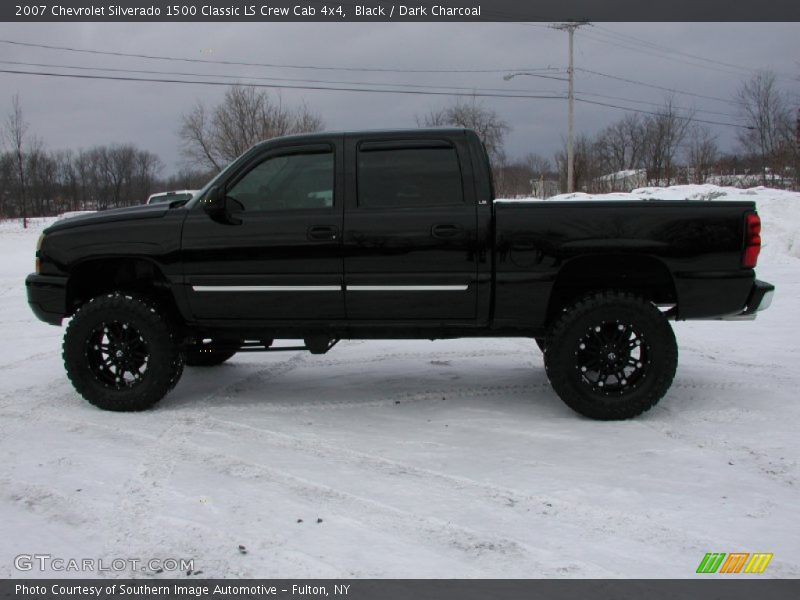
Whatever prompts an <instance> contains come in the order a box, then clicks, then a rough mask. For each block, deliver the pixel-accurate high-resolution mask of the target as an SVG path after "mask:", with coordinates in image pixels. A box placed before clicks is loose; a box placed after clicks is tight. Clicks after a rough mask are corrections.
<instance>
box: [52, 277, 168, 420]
mask: <svg viewBox="0 0 800 600" xmlns="http://www.w3.org/2000/svg"><path fill="white" fill-rule="evenodd" d="M109 325H111V326H112V327H114V328H117V329H118V330H121V329H120V328H124V331H126V332H135V334H133V333H131V334H129V335H132V336H133V338H135V339H134V342H135V343H136V344H138V345H139V347H138V348H137V351H138V352H140V353H142V354H144V355H145V358H144V359H137V360H142V362H141V364H140V366H139V369H141V367H145V369H144V371H143V372H141V373H138V371H136V370H134V372H136V373H138V375H137V378H135V379H134V380H133V381H132V382H129V383H125V381H124V376H126V372H123V373H122V375H123V378H122V379H123V381H122V383H120V380H119V378H116V377H115V375H117V374H118V371H116V372H115V371H112V370H110V369H109V368H108V366H107V361H110V360H112V359H111V358H110V356H109V358H108V359H105V362H104V360H103V359H102V356H103V355H102V354H98V353H99V352H100V351H98V349H97V348H98V339H97V336H100V337H101V338H102V339H103V340H106V341H105V342H102V341H101V342H100V344H99V345H101V346H104V347H105V345H110V344H111V342H110V338H108V337H103V336H104V335H105V334H103V333H102V331H107V328H108V326H109ZM133 352H134V351H133V350H132V351H131V353H130V354H133ZM98 356H100V358H98ZM137 356H138V354H137ZM63 358H64V366H65V367H66V370H67V376H68V377H69V379H70V381H71V382H72V385H73V386H74V387H75V389H76V390H77V391H78V393H79V394H80V395H81V396H83V397H84V398H85V399H86V400H87V401H89V402H90V403H92V404H94V405H95V406H97V407H98V408H102V409H103V410H111V411H119V412H132V411H141V410H146V409H148V408H150V407H152V406H153V405H154V404H156V403H157V402H158V401H159V400H161V398H163V397H164V396H165V395H166V394H167V393H168V392H169V391H170V390H172V388H174V387H175V385H176V384H177V383H178V380H179V379H180V377H181V374H182V372H183V365H184V356H183V351H182V349H181V346H180V344H179V342H178V339H177V336H176V330H175V327H174V326H173V325H172V323H171V321H170V320H169V319H168V317H167V316H166V315H165V313H162V312H161V311H160V310H159V309H158V306H157V305H156V304H155V303H153V302H152V301H151V300H150V299H148V298H145V297H143V296H138V295H132V294H127V293H123V292H113V293H109V294H103V295H102V296H98V297H96V298H93V299H92V300H90V301H89V302H87V303H86V304H84V305H83V306H82V307H80V308H79V309H78V311H77V312H76V313H75V315H74V316H73V317H72V320H71V321H70V323H69V327H67V331H66V333H65V334H64V344H63ZM125 358H126V357H124V356H123V357H122V358H120V360H123V359H125ZM98 363H102V364H98ZM129 377H130V376H129Z"/></svg>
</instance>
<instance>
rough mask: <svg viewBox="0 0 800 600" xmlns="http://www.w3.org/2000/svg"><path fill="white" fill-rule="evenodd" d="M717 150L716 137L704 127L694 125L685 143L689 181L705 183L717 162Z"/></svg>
mask: <svg viewBox="0 0 800 600" xmlns="http://www.w3.org/2000/svg"><path fill="white" fill-rule="evenodd" d="M718 155H719V148H718V147H717V136H715V135H714V134H712V133H711V130H710V129H709V128H708V127H706V126H704V125H695V126H694V127H692V128H691V129H690V130H689V134H688V137H687V142H686V160H687V163H688V167H689V171H690V177H691V181H692V182H693V183H706V181H708V176H709V175H710V174H711V171H712V169H713V167H714V165H715V163H716V162H717V157H718Z"/></svg>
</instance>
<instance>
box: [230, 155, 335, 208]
mask: <svg viewBox="0 0 800 600" xmlns="http://www.w3.org/2000/svg"><path fill="white" fill-rule="evenodd" d="M333 174H334V160H333V152H324V153H317V154H287V155H285V156H273V157H272V158H268V159H266V160H264V161H263V162H260V163H259V164H257V165H256V166H255V167H253V168H252V169H251V170H250V171H248V173H247V174H246V175H245V176H244V177H242V178H241V179H240V180H239V181H237V182H236V183H235V184H234V185H233V187H232V188H231V189H230V190H228V192H227V195H228V196H229V197H231V198H234V199H235V200H238V201H239V202H241V203H242V205H243V206H244V209H245V210H246V211H256V210H291V209H303V208H331V207H332V206H333Z"/></svg>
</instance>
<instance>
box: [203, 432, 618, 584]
mask: <svg viewBox="0 0 800 600" xmlns="http://www.w3.org/2000/svg"><path fill="white" fill-rule="evenodd" d="M190 446H191V450H190V452H191V454H192V455H193V456H202V457H203V464H204V465H207V466H211V467H213V468H215V469H217V470H218V471H220V472H222V473H224V474H226V475H229V476H232V477H236V478H240V479H254V480H265V481H268V482H270V483H272V484H273V485H277V486H279V487H280V489H281V490H282V492H283V493H291V494H294V495H295V496H297V497H300V498H302V499H304V500H305V501H308V502H310V503H315V504H317V505H319V504H320V503H324V504H325V505H326V508H327V510H329V511H332V512H334V513H335V514H336V515H337V516H340V517H342V518H344V519H347V520H357V521H359V522H361V523H363V524H364V525H365V526H367V527H368V528H369V529H370V530H380V531H383V532H385V533H387V534H390V535H392V536H394V537H397V538H402V539H409V538H411V540H412V541H413V542H414V543H418V544H421V545H423V546H425V547H429V546H430V545H431V544H432V543H433V544H435V545H436V547H437V548H438V549H439V551H445V552H455V553H456V554H457V555H458V556H460V557H461V559H467V560H470V561H472V562H474V563H475V567H476V568H478V569H481V570H485V572H499V571H498V569H501V570H503V571H507V570H508V562H509V561H513V562H514V564H516V565H519V566H521V567H524V570H525V572H528V573H530V572H535V573H537V575H540V576H543V577H547V576H556V575H559V574H561V575H563V573H564V572H565V571H568V572H570V573H575V572H579V573H581V574H584V575H586V576H595V577H599V576H602V575H604V576H608V575H609V572H608V571H606V570H605V569H603V568H601V567H599V566H597V565H594V564H589V563H581V564H578V563H570V564H563V562H562V561H559V560H554V559H553V556H554V554H553V552H552V544H550V545H548V547H547V548H539V547H535V546H531V545H530V544H528V543H526V542H522V541H519V540H516V539H512V538H510V537H507V536H502V535H497V534H493V533H489V532H481V531H477V530H475V529H473V528H470V527H466V526H461V525H458V524H455V523H453V522H450V521H444V520H442V519H438V518H435V517H422V516H418V515H415V514H413V513H410V512H408V511H405V510H402V509H400V508H397V507H394V506H391V505H388V504H386V503H384V502H380V501H377V500H374V499H370V498H366V497H364V496H360V495H356V494H353V493H350V492H346V491H343V490H340V489H336V488H333V487H330V486H328V485H325V484H322V483H318V482H313V481H309V480H307V479H304V478H302V477H298V476H295V475H292V474H289V473H287V472H285V471H283V470H280V469H276V468H274V467H270V466H267V465H263V464H261V463H257V462H253V461H250V460H244V459H242V458H240V457H237V456H233V455H230V454H228V453H224V452H219V451H215V450H210V449H208V448H206V447H204V446H200V445H197V444H193V443H191V442H190ZM354 515H358V516H357V517H356V516H354ZM332 518H336V517H332ZM330 519H331V517H329V520H330ZM486 561H498V562H499V563H500V564H498V565H493V566H492V568H488V569H487V565H486ZM554 562H558V563H559V564H557V565H554V564H553V563H554ZM564 562H565V561H564ZM517 572H518V573H522V571H521V570H518V571H517Z"/></svg>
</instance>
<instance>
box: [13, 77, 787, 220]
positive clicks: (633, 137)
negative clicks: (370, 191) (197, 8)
mask: <svg viewBox="0 0 800 600" xmlns="http://www.w3.org/2000/svg"><path fill="white" fill-rule="evenodd" d="M733 102H734V103H735V105H736V107H737V110H738V113H739V117H740V121H741V123H742V126H741V127H740V129H739V134H738V148H737V149H736V151H734V152H723V151H722V150H721V149H720V147H719V145H718V141H717V138H716V136H715V135H714V134H713V133H712V130H711V129H710V128H709V127H708V126H707V125H704V124H702V123H699V122H698V119H696V118H695V117H696V113H695V112H693V111H687V110H686V109H683V108H679V107H678V106H677V105H676V103H675V100H674V98H672V97H667V98H666V99H665V100H664V102H663V104H662V105H661V106H660V107H658V108H655V109H653V110H651V111H645V112H643V113H635V112H631V113H627V114H626V115H625V116H624V117H622V118H621V119H619V120H618V121H616V122H614V123H612V124H611V125H608V126H607V127H605V128H604V129H602V130H601V131H599V132H597V133H595V134H593V135H589V134H585V133H583V134H579V135H578V136H576V139H575V143H574V152H575V179H576V181H575V189H576V190H582V191H587V192H597V191H620V190H628V189H631V188H632V187H639V186H641V185H671V184H675V183H706V182H713V183H720V184H731V185H754V184H757V183H761V184H764V185H772V186H777V187H790V186H793V187H795V188H797V187H798V172H799V171H800V169H799V168H798V145H797V143H796V135H797V131H796V123H795V121H794V112H795V111H796V110H797V108H796V106H793V102H792V101H791V100H790V98H789V96H788V95H787V94H786V93H784V92H783V91H782V90H781V89H780V88H779V86H778V84H777V80H776V77H775V75H774V74H773V73H771V72H769V71H763V72H759V73H757V74H755V75H754V76H753V77H752V78H750V79H748V80H746V81H744V82H742V84H741V86H740V88H739V91H738V93H737V95H736V98H735V99H734V100H733ZM794 104H796V102H795V103H794ZM416 122H417V125H418V126H420V127H441V126H454V127H468V128H471V129H474V130H475V131H477V132H478V135H479V136H480V137H481V139H482V140H483V142H484V145H485V146H486V150H487V153H488V155H489V158H490V161H491V164H492V170H493V173H494V179H495V188H496V193H497V195H498V196H499V197H514V196H531V195H537V196H540V197H548V196H551V195H554V194H556V193H558V192H559V191H562V190H564V189H566V187H567V186H566V171H567V167H566V164H567V157H566V150H564V149H562V150H560V151H558V152H556V153H555V155H554V156H553V157H552V158H548V157H544V156H541V155H539V154H536V153H530V154H527V155H526V156H524V157H521V158H515V159H509V157H508V156H507V154H506V152H505V147H504V146H505V140H506V137H507V135H508V134H509V133H510V131H511V126H510V125H509V124H508V123H507V122H506V121H504V120H503V119H502V118H501V117H500V116H499V114H498V113H497V112H496V111H495V110H493V109H492V108H490V107H487V106H485V105H484V104H483V103H481V102H479V101H478V100H477V99H475V98H467V99H463V98H461V99H459V100H457V101H455V102H454V103H453V104H450V105H448V106H445V107H443V108H439V109H435V110H431V111H430V112H428V113H426V114H420V115H417V117H416ZM323 128H324V120H323V118H322V116H321V115H320V114H319V113H317V112H315V111H313V110H312V109H311V108H309V107H308V106H307V105H306V104H300V105H297V106H290V105H287V104H285V103H284V102H283V101H282V100H281V97H280V95H277V96H276V95H271V94H270V93H268V92H267V91H264V90H256V89H255V88H251V87H241V86H235V85H234V86H232V87H230V88H229V89H228V90H227V91H226V93H225V96H224V98H223V99H222V101H221V102H220V103H219V104H217V105H216V106H211V107H209V106H207V105H205V104H202V103H198V104H196V105H195V106H194V107H193V108H192V109H190V110H189V111H188V112H187V113H185V114H183V115H182V117H181V120H180V125H179V129H178V137H179V140H180V144H181V146H180V147H181V153H182V155H183V157H184V159H185V165H186V166H185V167H184V168H182V169H181V170H180V171H178V172H177V173H174V174H171V175H169V176H164V175H163V171H164V164H163V163H162V161H161V159H160V158H159V157H158V156H157V155H155V154H154V153H152V152H149V151H147V150H143V149H140V148H137V147H135V146H134V145H132V144H113V145H101V146H95V147H92V148H87V149H82V150H58V151H53V150H49V149H47V148H46V147H45V144H44V142H43V141H42V140H41V139H40V138H38V137H37V136H35V135H34V134H32V132H31V131H30V125H29V123H28V122H27V121H26V120H25V117H24V114H23V110H22V105H21V101H20V98H19V96H14V97H13V99H12V106H11V110H10V112H9V113H8V115H7V118H6V120H5V122H4V123H3V126H2V134H3V135H2V137H3V142H4V147H3V152H2V153H0V217H22V218H27V217H32V216H41V215H53V214H58V213H62V212H65V211H74V210H97V209H104V208H116V207H121V206H129V205H134V204H142V203H143V202H144V201H145V200H146V199H147V197H148V196H149V195H150V194H152V193H154V192H158V191H165V190H171V189H193V188H198V187H200V186H202V185H203V184H204V183H205V182H206V181H207V180H208V179H209V178H210V177H211V176H213V175H214V174H216V173H217V172H219V171H220V170H221V169H222V168H224V166H225V165H226V164H228V163H229V162H230V161H231V160H233V159H234V158H236V157H237V156H239V155H240V154H241V153H242V152H244V151H245V150H247V149H248V148H249V147H250V146H252V145H253V144H254V143H256V142H258V141H261V140H265V139H270V138H273V137H278V136H282V135H288V134H292V133H303V132H313V131H320V130H322V129H323Z"/></svg>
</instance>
